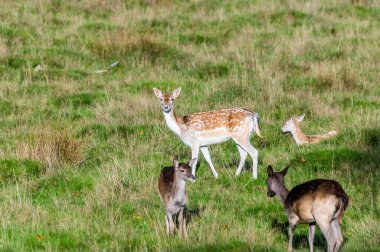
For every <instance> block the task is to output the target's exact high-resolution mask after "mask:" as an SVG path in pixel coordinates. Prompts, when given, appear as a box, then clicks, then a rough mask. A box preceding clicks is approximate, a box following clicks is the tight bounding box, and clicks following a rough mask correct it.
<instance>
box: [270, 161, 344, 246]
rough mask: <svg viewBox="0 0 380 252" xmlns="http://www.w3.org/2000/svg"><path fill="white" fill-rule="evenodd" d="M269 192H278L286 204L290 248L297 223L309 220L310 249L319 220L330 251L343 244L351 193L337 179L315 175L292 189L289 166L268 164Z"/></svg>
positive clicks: (271, 194)
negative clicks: (287, 182)
mask: <svg viewBox="0 0 380 252" xmlns="http://www.w3.org/2000/svg"><path fill="white" fill-rule="evenodd" d="M267 172H268V179H267V184H268V193H267V194H268V196H269V197H273V196H275V195H277V196H278V197H279V198H280V200H281V202H282V204H283V205H284V208H285V212H286V214H287V215H288V220H289V245H288V251H292V250H293V245H292V243H293V233H294V229H295V227H296V225H297V224H299V223H306V224H309V245H310V251H314V246H313V242H314V234H315V224H318V226H319V227H320V229H321V231H322V233H323V235H324V236H325V238H326V240H327V246H328V251H329V252H330V251H339V249H340V247H341V246H342V244H343V236H342V233H341V231H340V225H339V224H340V223H341V221H342V218H343V214H344V211H345V210H346V208H347V205H348V201H349V200H348V196H347V194H346V193H345V192H344V190H343V188H342V186H341V185H340V184H339V183H338V182H336V181H335V180H327V179H315V180H310V181H308V182H305V183H303V184H300V185H297V186H295V187H294V188H293V189H292V190H291V191H290V192H289V190H288V189H287V188H286V187H285V184H284V177H285V175H286V173H287V172H288V167H286V168H285V169H284V170H282V171H281V172H274V171H273V168H272V166H270V165H269V166H268V171H267Z"/></svg>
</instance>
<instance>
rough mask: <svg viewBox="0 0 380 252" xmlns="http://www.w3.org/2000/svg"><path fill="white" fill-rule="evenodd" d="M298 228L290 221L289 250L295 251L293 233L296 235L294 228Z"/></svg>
mask: <svg viewBox="0 0 380 252" xmlns="http://www.w3.org/2000/svg"><path fill="white" fill-rule="evenodd" d="M295 228H296V225H293V224H291V223H290V226H289V244H288V252H291V251H293V235H294V229H295Z"/></svg>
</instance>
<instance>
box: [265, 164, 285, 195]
mask: <svg viewBox="0 0 380 252" xmlns="http://www.w3.org/2000/svg"><path fill="white" fill-rule="evenodd" d="M288 168H289V166H287V167H285V168H284V169H283V170H282V171H280V172H274V171H273V168H272V166H271V165H269V166H268V169H267V172H268V179H267V185H268V192H267V195H268V196H269V197H273V196H275V195H276V194H277V195H280V194H281V193H282V190H283V188H285V183H284V177H285V175H286V173H287V172H288Z"/></svg>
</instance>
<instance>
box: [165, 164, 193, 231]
mask: <svg viewBox="0 0 380 252" xmlns="http://www.w3.org/2000/svg"><path fill="white" fill-rule="evenodd" d="M194 162H195V159H192V160H190V161H189V162H187V163H179V162H178V160H177V159H176V158H174V159H173V166H170V167H165V168H163V169H162V170H161V174H160V178H159V181H158V191H159V193H160V198H161V201H162V203H163V205H164V208H165V212H166V216H165V220H166V231H167V233H168V235H171V234H173V233H174V229H175V224H174V221H173V215H175V214H178V213H179V215H178V222H179V234H180V236H183V237H187V230H186V220H185V216H184V208H185V207H186V203H187V194H186V181H194V180H195V177H194V176H193V174H191V165H192V164H193V163H194Z"/></svg>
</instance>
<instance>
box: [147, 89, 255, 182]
mask: <svg viewBox="0 0 380 252" xmlns="http://www.w3.org/2000/svg"><path fill="white" fill-rule="evenodd" d="M153 91H154V93H155V95H156V96H157V98H158V99H160V102H161V106H162V110H163V111H164V116H165V120H166V123H167V125H168V126H169V128H170V129H171V130H172V131H173V132H174V133H175V134H177V135H178V136H179V137H180V138H181V140H182V141H183V142H184V143H185V144H186V145H188V146H190V148H191V152H192V158H196V159H197V160H198V155H199V149H200V150H201V151H202V153H203V156H204V157H205V159H206V161H207V163H208V164H209V166H210V168H211V171H212V173H213V175H214V177H215V178H217V177H218V173H217V172H216V170H215V168H214V165H213V163H212V161H211V156H210V152H209V150H208V146H209V145H212V144H217V143H221V142H224V141H227V140H229V139H232V140H234V141H235V143H236V144H237V148H238V150H239V154H240V163H239V166H238V168H237V170H236V176H238V175H240V173H241V171H242V169H243V166H244V163H245V159H246V158H247V153H248V154H249V155H250V156H251V158H252V161H253V165H252V176H253V178H255V179H256V178H257V159H258V151H257V150H256V149H255V148H254V147H253V146H252V145H251V143H250V142H249V139H250V136H251V134H252V132H253V131H254V132H255V133H256V134H257V135H258V136H260V137H261V135H260V129H259V123H258V122H259V116H258V114H256V113H254V112H251V111H248V110H246V109H244V108H229V109H218V110H214V111H209V112H199V113H194V114H191V115H187V116H183V117H180V116H177V115H176V114H175V112H174V100H175V99H176V98H177V97H178V95H179V94H180V92H181V88H177V89H176V90H174V92H173V93H167V94H163V93H162V92H161V91H160V90H159V89H157V88H153ZM196 165H197V162H194V164H193V165H192V174H193V175H194V176H195V169H196Z"/></svg>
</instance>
